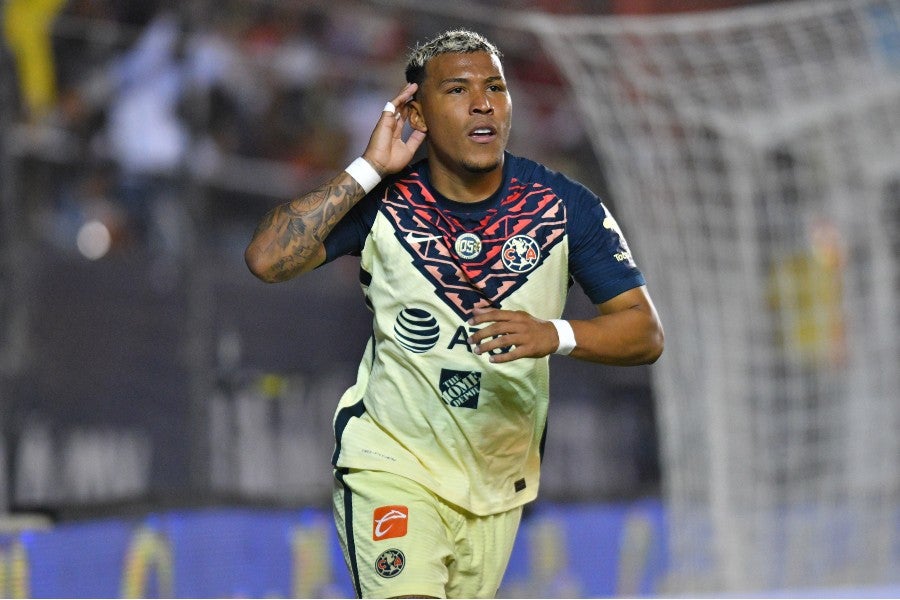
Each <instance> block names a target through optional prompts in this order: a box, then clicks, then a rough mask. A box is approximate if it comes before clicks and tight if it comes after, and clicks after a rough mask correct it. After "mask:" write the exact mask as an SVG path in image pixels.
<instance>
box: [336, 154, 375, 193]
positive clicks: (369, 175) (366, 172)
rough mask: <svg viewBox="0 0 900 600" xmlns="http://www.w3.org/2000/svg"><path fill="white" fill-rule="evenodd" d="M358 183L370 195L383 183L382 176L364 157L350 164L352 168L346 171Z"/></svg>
mask: <svg viewBox="0 0 900 600" xmlns="http://www.w3.org/2000/svg"><path fill="white" fill-rule="evenodd" d="M344 170H345V171H347V174H348V175H350V177H352V178H353V179H355V180H356V182H357V183H358V184H359V185H361V186H362V189H364V190H365V191H366V193H367V194H368V193H369V192H371V191H372V190H373V189H375V186H376V185H378V184H379V183H381V175H379V174H378V171H376V170H375V168H374V167H373V166H372V165H370V164H369V161H367V160H366V159H364V158H363V157H362V156H360V157H359V158H357V159H356V160H354V161H353V162H352V163H350V166H349V167H347V168H346V169H344Z"/></svg>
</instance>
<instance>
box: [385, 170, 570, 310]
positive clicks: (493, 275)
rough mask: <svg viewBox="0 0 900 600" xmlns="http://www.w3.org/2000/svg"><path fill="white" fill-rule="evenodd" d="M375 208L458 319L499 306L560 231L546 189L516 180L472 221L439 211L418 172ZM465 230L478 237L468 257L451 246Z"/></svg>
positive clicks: (561, 222) (561, 220)
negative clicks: (499, 197) (465, 220)
mask: <svg viewBox="0 0 900 600" xmlns="http://www.w3.org/2000/svg"><path fill="white" fill-rule="evenodd" d="M381 211H382V212H383V213H384V214H385V215H386V216H387V217H388V219H390V221H391V222H392V223H393V224H394V228H395V230H396V235H397V239H398V240H399V241H400V243H401V244H403V246H404V247H406V248H407V250H408V251H409V253H410V256H411V257H412V261H413V264H414V265H415V266H416V267H417V268H418V270H419V271H420V272H421V273H422V274H423V275H424V276H425V277H426V278H427V279H428V280H429V281H431V283H432V284H433V285H434V291H435V294H437V295H438V296H439V297H440V298H441V299H442V300H443V301H444V302H446V303H447V304H448V305H449V306H450V307H451V308H453V310H454V311H456V313H457V314H458V315H459V316H460V317H461V318H462V319H468V318H469V317H470V316H471V313H472V309H473V308H474V307H476V306H494V307H498V308H499V307H500V306H501V303H502V302H503V300H504V299H505V298H507V297H508V296H509V295H510V294H511V293H513V292H514V291H515V290H516V289H518V288H519V287H520V286H522V284H524V283H525V282H526V281H527V280H528V276H529V274H530V273H532V272H534V270H535V269H537V268H539V267H540V265H541V263H543V261H544V258H545V257H546V256H547V253H548V252H549V251H550V249H551V248H552V247H553V246H555V245H556V244H557V243H559V241H560V240H562V239H563V235H564V234H565V230H566V212H565V207H564V206H563V203H562V200H561V199H560V198H559V197H558V196H557V195H556V194H555V193H554V192H553V191H552V190H551V189H550V188H547V187H545V186H542V185H540V184H529V185H523V184H522V183H520V182H518V181H517V180H516V179H513V180H512V181H511V183H510V185H509V188H508V193H507V195H506V197H505V198H504V199H503V200H502V201H501V202H500V203H499V205H497V206H496V207H494V208H491V209H489V210H488V211H486V213H485V215H484V216H483V217H482V218H481V220H480V221H479V222H478V223H477V224H475V225H474V226H473V225H471V224H469V225H468V226H466V225H464V223H463V221H461V220H460V218H459V216H457V215H456V214H454V213H453V212H451V211H448V210H445V209H442V208H441V207H440V206H439V205H438V202H437V200H436V199H435V198H434V196H433V195H432V194H431V192H430V191H429V190H428V188H427V187H426V186H425V184H424V183H423V182H422V180H421V178H420V177H419V176H418V174H413V175H411V176H410V177H409V178H407V179H404V180H401V181H398V182H397V183H396V184H395V185H394V186H392V188H391V190H390V191H389V192H388V193H387V194H386V196H385V198H384V202H383V203H382V205H381ZM466 233H468V234H474V235H475V236H477V237H478V239H479V240H480V242H481V243H480V249H478V252H477V253H475V252H474V251H471V252H468V254H469V256H468V257H464V256H460V252H458V251H457V249H456V248H455V245H456V241H457V240H458V239H459V237H460V236H462V235H463V234H466ZM476 248H477V245H476Z"/></svg>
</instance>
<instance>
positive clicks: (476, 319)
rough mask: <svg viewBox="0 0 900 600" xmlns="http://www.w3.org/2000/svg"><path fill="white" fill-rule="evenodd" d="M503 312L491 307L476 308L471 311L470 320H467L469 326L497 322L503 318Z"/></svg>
mask: <svg viewBox="0 0 900 600" xmlns="http://www.w3.org/2000/svg"><path fill="white" fill-rule="evenodd" d="M504 312H505V311H504V310H502V309H500V308H494V307H493V306H476V307H474V308H473V309H472V318H471V319H469V324H470V325H478V324H480V323H487V322H488V321H499V320H501V319H502V318H503V313H504Z"/></svg>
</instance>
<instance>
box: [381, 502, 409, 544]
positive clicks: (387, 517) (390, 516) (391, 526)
mask: <svg viewBox="0 0 900 600" xmlns="http://www.w3.org/2000/svg"><path fill="white" fill-rule="evenodd" d="M408 522H409V509H408V508H407V507H405V506H401V505H399V504H393V505H390V506H379V507H378V508H376V509H375V512H374V513H373V514H372V540H374V541H376V542H377V541H379V540H387V539H390V538H398V537H403V536H404V535H406V525H407V523H408Z"/></svg>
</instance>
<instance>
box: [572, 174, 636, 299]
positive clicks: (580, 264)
mask: <svg viewBox="0 0 900 600" xmlns="http://www.w3.org/2000/svg"><path fill="white" fill-rule="evenodd" d="M573 191H574V192H575V193H573V194H571V195H570V196H568V197H565V201H566V210H567V213H568V219H567V221H568V235H569V272H570V274H571V276H572V278H573V279H574V280H575V281H576V282H578V285H580V286H581V288H582V289H583V290H584V292H585V294H587V297H588V298H590V300H591V302H593V303H594V304H601V303H603V302H606V301H607V300H611V299H612V298H614V297H615V296H618V295H619V294H621V293H623V292H627V291H628V290H630V289H632V288H636V287H639V286H642V285H644V284H645V281H644V276H643V274H642V273H641V271H640V270H639V269H638V267H637V265H636V264H635V262H634V258H633V257H632V256H631V251H630V250H629V248H628V243H627V242H626V241H625V236H624V235H622V231H621V229H620V228H619V225H618V223H616V220H615V218H613V216H612V214H611V213H610V212H609V210H608V209H607V208H606V206H605V205H604V204H603V203H602V202H601V201H600V199H599V198H597V196H595V195H594V194H593V193H591V192H590V191H589V190H587V189H586V188H583V187H580V186H577V187H576V189H575V190H573Z"/></svg>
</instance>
